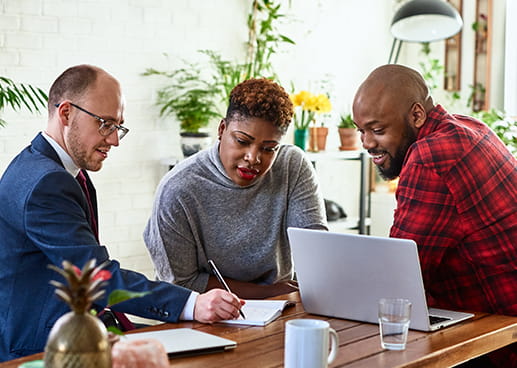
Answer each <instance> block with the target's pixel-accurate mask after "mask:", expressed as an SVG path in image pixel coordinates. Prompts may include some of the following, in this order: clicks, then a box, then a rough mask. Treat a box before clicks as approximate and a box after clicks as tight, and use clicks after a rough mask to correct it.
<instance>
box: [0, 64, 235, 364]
mask: <svg viewBox="0 0 517 368" xmlns="http://www.w3.org/2000/svg"><path fill="white" fill-rule="evenodd" d="M48 108H49V112H48V115H49V118H48V125H47V129H46V130H45V131H44V132H42V133H39V134H38V135H37V136H36V137H35V138H34V140H33V141H32V143H31V145H29V146H28V147H27V148H25V149H24V150H23V151H22V152H21V153H20V154H19V155H18V156H17V157H16V158H15V159H14V160H13V161H12V162H11V164H10V165H9V167H8V168H7V170H6V171H5V173H4V174H3V176H2V178H1V179H0V300H1V301H2V307H1V308H0V361H4V360H8V359H14V358H17V357H20V356H24V355H28V354H32V353H37V352H41V351H42V350H43V348H44V346H45V343H46V340H47V337H48V334H49V332H50V329H51V328H52V326H53V325H54V322H55V321H56V320H57V319H58V318H59V317H60V316H61V315H63V314H65V313H66V312H68V310H69V308H68V306H67V305H66V304H65V303H63V302H62V301H60V300H58V298H57V297H56V296H55V295H54V290H55V288H54V287H53V286H51V285H50V284H49V281H50V280H53V279H59V275H58V274H57V273H56V272H55V271H52V270H50V269H49V268H47V265H49V264H53V265H56V266H58V267H61V265H62V262H63V260H68V261H70V262H71V263H73V264H75V265H77V266H78V267H82V266H83V265H84V264H85V263H86V261H88V260H89V259H92V258H95V259H96V260H97V264H101V263H103V262H105V261H109V263H108V266H107V267H106V269H107V270H109V271H110V272H111V273H112V278H111V279H110V281H109V285H108V286H107V287H106V295H108V294H109V293H110V292H111V291H112V290H114V289H128V290H131V291H151V293H150V294H148V295H147V296H145V297H142V298H136V299H132V300H129V301H126V302H124V303H121V304H120V305H118V306H116V307H114V308H113V309H114V310H118V311H119V312H127V313H131V314H134V315H138V316H141V317H144V318H152V319H158V320H163V321H167V322H176V321H178V320H180V319H183V320H197V321H200V322H205V323H211V322H214V321H218V320H221V319H231V318H236V317H238V315H239V308H240V307H241V301H240V300H239V299H238V298H237V297H236V296H235V295H233V294H231V293H228V292H226V291H224V290H221V289H215V290H213V291H209V292H207V293H205V294H198V293H196V292H192V291H190V290H188V289H185V288H182V287H179V286H176V285H172V284H169V283H165V282H155V281H150V280H148V279H147V278H146V277H145V276H144V275H142V274H139V273H137V272H133V271H129V270H124V269H121V268H120V265H119V263H118V262H117V261H115V260H109V255H108V252H107V250H106V248H105V247H104V246H102V245H100V244H99V242H98V240H97V203H96V197H95V189H94V187H93V185H92V183H91V181H90V180H89V178H88V175H87V173H86V170H89V171H98V170H100V169H101V167H102V164H103V162H104V160H105V159H106V158H107V157H108V154H109V151H110V149H111V148H112V147H116V146H118V145H119V143H120V139H122V137H123V136H124V135H125V134H126V133H127V132H128V129H127V128H125V127H124V126H123V123H124V118H123V111H124V100H123V97H122V93H121V89H120V85H119V83H118V82H117V80H116V79H115V78H113V77H112V76H111V75H110V74H108V73H107V72H105V71H104V70H102V69H99V68H97V67H94V66H90V65H79V66H75V67H72V68H69V69H67V70H66V71H65V72H63V74H61V75H60V76H59V77H58V78H57V79H56V81H55V82H54V83H53V85H52V87H51V89H50V93H49V101H48ZM79 173H82V175H84V177H85V178H86V183H87V187H88V190H87V192H85V191H83V189H81V186H80V184H79V182H78V180H76V176H77V175H78V174H79ZM86 193H88V194H86ZM88 197H89V198H88ZM104 305H106V299H104V300H101V301H99V305H98V306H97V307H102V306H104ZM117 307H118V308H117Z"/></svg>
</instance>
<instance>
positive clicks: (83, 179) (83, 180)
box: [75, 170, 135, 331]
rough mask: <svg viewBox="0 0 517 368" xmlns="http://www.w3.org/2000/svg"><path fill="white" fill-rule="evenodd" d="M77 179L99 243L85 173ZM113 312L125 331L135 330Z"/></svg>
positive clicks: (128, 321)
mask: <svg viewBox="0 0 517 368" xmlns="http://www.w3.org/2000/svg"><path fill="white" fill-rule="evenodd" d="M75 178H76V179H77V181H78V182H79V185H80V186H81V189H82V190H83V192H84V195H85V196H86V200H87V202H88V209H89V210H90V225H91V227H92V231H93V234H94V235H95V239H97V241H99V229H98V227H97V220H96V219H95V212H93V203H92V198H91V197H90V192H89V191H88V186H87V185H86V176H85V175H84V173H83V171H82V170H80V171H79V174H77V176H76V177H75ZM111 311H112V312H113V314H114V315H115V317H116V318H117V320H118V321H119V322H120V325H121V327H122V329H123V330H124V331H129V330H134V329H135V326H134V325H133V323H132V322H131V321H130V320H129V319H128V318H127V317H126V315H125V314H124V313H121V312H115V311H114V310H111Z"/></svg>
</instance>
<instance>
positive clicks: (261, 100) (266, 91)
mask: <svg viewBox="0 0 517 368" xmlns="http://www.w3.org/2000/svg"><path fill="white" fill-rule="evenodd" d="M249 118H259V119H262V120H266V121H269V122H271V123H273V125H275V126H276V127H278V129H279V130H280V132H282V134H285V132H286V131H287V128H288V127H289V124H290V123H291V120H292V118H293V103H292V102H291V99H290V98H289V95H288V94H287V92H286V91H285V90H284V89H283V88H282V87H281V86H280V85H278V84H277V83H275V82H273V81H272V80H269V79H266V78H258V79H256V78H252V79H248V80H245V81H244V82H242V83H240V84H238V85H237V86H235V87H234V88H233V90H232V92H231V93H230V104H229V105H228V110H227V111H226V120H227V121H231V120H244V119H249Z"/></svg>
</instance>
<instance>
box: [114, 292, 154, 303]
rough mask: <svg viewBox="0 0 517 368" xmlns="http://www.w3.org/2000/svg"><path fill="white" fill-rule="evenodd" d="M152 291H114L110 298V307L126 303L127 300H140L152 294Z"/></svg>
mask: <svg viewBox="0 0 517 368" xmlns="http://www.w3.org/2000/svg"><path fill="white" fill-rule="evenodd" d="M150 293H151V292H150V291H143V292H134V291H128V290H122V289H117V290H113V291H112V292H111V293H110V295H109V298H108V305H109V306H112V305H115V304H118V303H122V302H125V301H126V300H129V299H133V298H140V297H143V296H145V295H147V294H150Z"/></svg>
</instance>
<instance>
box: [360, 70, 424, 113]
mask: <svg viewBox="0 0 517 368" xmlns="http://www.w3.org/2000/svg"><path fill="white" fill-rule="evenodd" d="M415 102H418V103H420V104H422V106H423V107H424V109H425V111H426V112H428V111H429V110H431V109H432V108H433V100H432V97H431V96H430V93H429V88H428V87H427V84H426V82H425V80H424V78H423V77H422V75H421V74H420V73H419V72H417V71H416V70H414V69H411V68H408V67H406V66H403V65H397V64H388V65H383V66H380V67H378V68H377V69H375V70H374V71H373V72H371V73H370V75H369V76H368V77H367V78H366V80H365V81H364V82H363V83H362V84H361V86H360V87H359V89H358V90H357V93H356V95H355V98H354V110H355V108H356V105H361V106H363V105H366V106H370V107H373V106H375V105H376V106H381V105H382V106H385V105H390V106H392V107H395V108H397V109H400V110H402V111H403V110H407V109H409V108H410V107H411V105H412V104H414V103H415ZM358 107H359V106H358Z"/></svg>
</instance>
